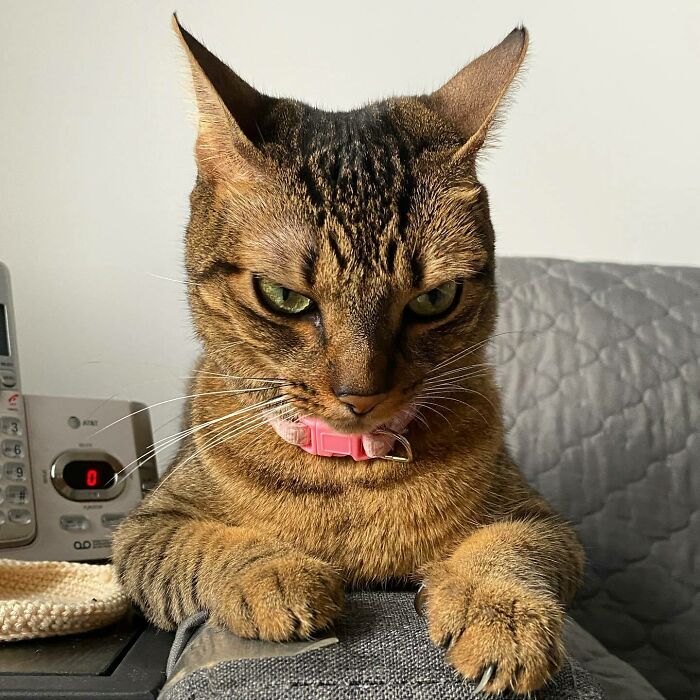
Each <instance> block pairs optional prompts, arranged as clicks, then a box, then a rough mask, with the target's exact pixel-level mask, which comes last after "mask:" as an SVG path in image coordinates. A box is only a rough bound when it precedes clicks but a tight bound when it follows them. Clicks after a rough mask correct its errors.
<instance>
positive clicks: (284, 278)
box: [114, 19, 583, 693]
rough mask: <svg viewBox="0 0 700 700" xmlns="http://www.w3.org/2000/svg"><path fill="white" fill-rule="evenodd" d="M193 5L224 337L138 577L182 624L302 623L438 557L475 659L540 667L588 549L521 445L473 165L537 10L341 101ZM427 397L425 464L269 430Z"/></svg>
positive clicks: (557, 646) (210, 343)
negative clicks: (447, 76)
mask: <svg viewBox="0 0 700 700" xmlns="http://www.w3.org/2000/svg"><path fill="white" fill-rule="evenodd" d="M174 27H175V29H176V31H177V32H178V36H179V37H180V39H181V40H182V44H183V47H184V48H185V51H186V52H187V56H188V58H189V61H190V64H191V68H192V74H193V76H194V86H195V90H196V97H197V103H198V108H199V135H198V139H197V145H196V160H197V165H198V177H197V182H196V185H195V187H194V191H193V193H192V197H191V206H192V213H191V221H190V224H189V229H188V232H187V270H188V274H189V280H190V285H189V295H190V303H191V307H192V311H193V315H194V322H195V326H196V329H197V332H198V334H199V337H200V338H201V341H202V344H203V350H204V351H203V355H202V359H201V361H200V363H199V365H198V368H197V372H196V375H197V376H196V380H195V381H194V386H193V390H192V393H193V394H195V396H194V398H193V400H192V402H191V406H190V408H189V425H190V426H191V429H190V430H189V431H186V432H185V436H186V440H185V441H184V446H183V447H182V449H181V451H180V454H179V455H178V457H177V458H176V460H175V462H174V463H173V465H172V467H171V469H170V471H169V472H168V475H167V476H166V477H165V478H164V480H163V481H162V482H161V486H160V487H159V488H158V489H157V490H156V491H155V492H154V493H153V494H152V495H151V496H150V497H148V498H147V499H146V500H145V501H144V502H143V504H142V506H141V507H140V508H138V509H137V510H136V511H135V512H134V513H133V514H132V515H131V516H130V517H129V518H128V519H127V520H126V521H125V522H124V524H123V525H122V527H121V528H120V529H119V531H118V533H117V536H116V538H115V543H114V561H115V564H116V567H117V570H118V572H119V576H120V578H121V581H122V582H123V584H124V586H125V587H126V590H127V591H128V592H129V594H130V595H131V596H132V598H133V599H134V601H135V602H136V603H137V604H138V605H140V606H141V607H142V608H143V610H144V611H145V614H146V615H147V616H148V618H149V619H150V620H152V621H153V622H154V623H155V624H156V625H159V626H161V627H165V628H172V627H174V626H175V625H177V624H178V623H179V622H180V621H181V620H183V619H184V618H185V617H187V616H188V615H190V614H192V613H194V612H195V611H198V610H201V609H206V610H208V611H209V612H210V613H211V617H212V618H213V620H215V621H217V622H218V623H220V624H222V625H225V626H226V627H228V628H229V629H230V630H231V631H232V632H234V633H236V634H238V635H242V636H243V637H259V638H262V639H269V640H285V639H290V638H292V637H295V636H301V637H307V636H309V635H311V634H313V633H314V632H316V631H318V630H320V629H322V628H324V627H326V626H327V625H329V624H330V623H331V622H332V620H333V619H334V618H335V617H336V616H337V615H338V614H339V613H340V612H341V609H342V604H343V589H344V587H346V586H362V585H366V584H371V583H375V582H387V581H391V580H420V581H421V582H423V583H424V591H423V594H422V598H423V602H424V606H425V612H426V614H427V617H428V621H429V630H430V636H431V638H432V639H433V641H434V642H435V644H438V645H442V646H445V647H447V648H448V650H449V651H448V655H447V658H448V660H449V662H450V663H451V664H452V665H453V666H454V667H455V668H456V669H457V670H458V671H459V672H460V673H462V674H463V675H464V676H465V677H467V678H473V679H477V678H480V677H481V674H482V673H483V671H484V669H486V668H488V667H489V666H490V665H494V666H495V672H494V674H493V676H492V677H491V680H490V682H489V683H488V686H487V690H488V691H491V692H497V691H500V690H503V689H506V688H512V689H514V690H515V691H516V692H518V693H527V692H529V691H531V690H533V689H536V688H539V687H540V686H542V685H543V684H544V683H545V682H546V681H547V679H548V678H549V677H550V676H551V674H552V673H553V672H554V671H555V670H556V669H557V668H558V666H559V664H560V662H561V659H562V643H561V638H560V635H561V625H562V618H563V615H564V606H565V605H566V604H567V603H568V602H569V601H570V600H571V598H572V596H573V595H574V593H575V591H576V588H577V585H578V582H579V579H580V576H581V571H582V566H583V554H582V549H581V547H580V545H579V543H578V541H577V539H576V537H575V536H574V534H573V533H572V531H571V530H570V529H569V527H568V526H567V525H566V524H565V523H564V522H563V521H562V520H561V519H560V518H559V517H558V516H557V515H556V514H555V513H553V512H552V510H551V509H550V507H549V506H548V505H547V504H546V503H545V502H544V501H543V500H542V498H540V496H539V495H538V494H536V493H535V492H533V490H532V489H531V488H530V487H529V486H528V485H527V484H526V483H525V481H524V480H523V477H522V476H521V474H520V473H519V471H518V469H517V467H516V466H515V465H514V464H513V462H512V460H511V458H510V457H509V456H508V452H507V449H506V445H505V442H504V431H503V425H502V421H501V414H500V405H499V395H498V390H497V387H496V384H495V382H494V377H493V372H492V370H491V367H490V365H489V364H488V363H487V360H486V344H487V341H488V339H489V338H490V336H491V334H492V331H493V327H494V322H495V317H496V288H495V284H494V270H495V260H494V233H493V229H492V226H491V222H490V219H489V208H488V198H487V194H486V190H485V189H484V187H483V185H482V184H481V183H480V182H479V181H478V179H477V176H476V170H475V159H476V156H477V153H478V151H479V149H480V147H481V146H482V145H483V144H484V141H485V138H486V136H487V133H488V131H489V128H490V127H491V126H492V124H493V122H494V118H495V116H496V113H497V109H498V107H499V105H500V104H501V102H502V100H503V97H504V95H505V94H506V92H507V90H508V88H509V86H510V85H511V83H512V81H513V79H514V78H515V76H516V74H517V72H518V69H519V67H520V65H521V64H522V62H523V59H524V57H525V52H526V48H527V32H526V31H525V30H524V29H522V28H520V29H516V30H514V31H513V32H511V33H510V34H509V35H508V36H507V37H506V39H505V40H504V41H503V42H502V43H501V44H499V45H498V46H496V47H495V48H493V49H491V50H490V51H489V52H487V53H485V54H484V55H483V56H481V57H480V58H478V59H476V60H475V61H473V62H472V63H470V64H469V65H467V66H466V67H465V68H464V69H463V70H462V71H460V72H459V73H458V74H457V75H456V76H455V77H453V78H452V79H451V80H450V81H449V82H448V83H447V84H446V85H444V86H443V87H441V88H440V89H439V90H437V91H436V92H434V93H432V94H430V95H423V96H420V97H403V98H392V99H388V100H384V101H382V102H377V103H375V104H371V105H369V106H367V107H364V108H362V109H357V110H353V111H350V112H339V113H333V112H325V111H321V110H318V109H314V108H312V107H309V106H307V105H305V104H302V103H300V102H296V101H293V100H287V99H275V98H272V97H268V96H266V95H263V94H260V93H259V92H257V91H256V90H254V89H253V88H252V87H251V86H249V85H248V84H247V83H245V82H244V81H243V80H242V79H241V78H239V77H238V76H237V75H236V74H235V73H234V72H233V71H232V70H231V69H230V68H228V67H227V66H226V65H225V64H223V63H222V62H221V61H219V60H218V59H217V58H216V57H215V56H213V55H212V54H211V53H210V52H209V51H208V50H207V49H206V48H204V47H203V46H202V45H201V44H200V43H198V42H197V41H196V40H195V39H194V38H193V37H192V36H191V35H190V34H189V33H188V32H187V31H185V30H184V29H183V28H182V27H181V26H180V25H179V23H178V22H177V19H175V20H174ZM448 408H449V413H446V414H445V413H444V411H446V410H447V409H448ZM416 410H419V411H420V413H419V414H418V415H417V416H416V418H415V419H414V420H411V421H410V423H409V424H408V426H407V428H406V432H405V434H406V437H407V438H408V440H409V442H410V445H411V448H412V451H413V455H414V459H413V461H412V462H396V461H388V460H384V459H370V460H368V461H358V462H355V461H353V460H352V459H351V458H349V457H320V456H315V455H311V454H307V453H306V452H305V451H303V450H302V449H300V448H299V447H298V446H296V445H292V444H289V443H288V442H285V441H284V440H282V439H281V438H280V437H279V436H278V435H276V434H275V433H274V432H273V431H272V430H270V428H269V421H271V420H273V419H279V418H282V417H286V418H294V417H296V416H315V417H318V418H320V419H322V420H323V421H325V422H326V423H328V424H329V425H331V426H332V427H333V428H334V429H335V430H337V431H341V432H346V433H362V434H366V433H371V432H372V431H376V430H377V429H378V428H380V426H383V425H385V424H386V423H387V422H390V421H391V420H392V419H393V418H395V417H396V416H397V415H399V414H401V412H402V411H403V412H408V411H416ZM441 413H442V414H443V415H442V416H441V415H440V414H441ZM411 415H412V414H411ZM443 417H444V418H447V420H443Z"/></svg>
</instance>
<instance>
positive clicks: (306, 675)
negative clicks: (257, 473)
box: [160, 592, 657, 700]
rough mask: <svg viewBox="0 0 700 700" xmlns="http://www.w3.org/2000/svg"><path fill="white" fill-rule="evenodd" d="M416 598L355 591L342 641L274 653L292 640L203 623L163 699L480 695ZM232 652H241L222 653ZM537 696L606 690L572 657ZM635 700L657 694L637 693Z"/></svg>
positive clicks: (560, 699)
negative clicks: (262, 638) (240, 634)
mask: <svg viewBox="0 0 700 700" xmlns="http://www.w3.org/2000/svg"><path fill="white" fill-rule="evenodd" d="M413 597H414V595H413V593H399V592H393V593H390V592H371V593H353V594H351V595H349V596H348V599H347V604H346V609H345V614H344V616H343V618H342V619H341V620H340V621H339V623H338V624H337V625H336V630H335V634H336V636H337V639H338V640H339V642H338V643H335V644H330V645H328V646H323V647H322V648H311V649H309V650H306V651H304V652H303V653H295V655H293V656H271V655H272V654H278V653H279V651H280V649H285V647H288V646H289V645H283V644H270V643H266V642H259V641H248V640H245V641H243V642H242V643H241V640H239V639H237V638H235V637H234V636H233V635H231V634H230V633H228V632H226V631H224V630H220V629H218V628H212V627H208V626H205V627H203V628H202V629H201V631H199V632H196V633H195V635H194V636H193V637H192V639H191V640H190V643H189V645H188V646H187V648H186V651H185V653H184V654H183V655H182V656H180V658H179V659H178V661H177V662H176V663H173V664H171V678H170V680H169V682H168V683H167V685H166V687H165V688H164V690H163V693H162V694H161V696H160V697H161V700H186V699H187V700H194V699H195V698H197V700H204V699H206V700H213V699H214V698H224V697H226V698H250V699H252V698H256V699H257V698H265V699H266V700H267V699H269V700H273V699H277V698H279V699H282V698H284V699H285V700H286V699H287V698H289V699H290V700H293V699H295V698H299V699H302V698H303V699H305V700H307V699H309V698H313V699H314V700H316V699H317V698H318V699H319V700H323V699H325V698H327V699H328V700H345V699H346V698H347V699H348V700H349V699H352V700H394V699H396V700H398V699H399V698H407V699H408V698H421V699H423V700H457V698H459V699H460V700H472V699H473V698H477V697H480V698H483V697H484V696H483V695H481V694H480V695H478V696H477V695H475V694H474V685H473V684H471V683H469V682H466V681H464V680H462V679H461V678H460V677H459V676H457V674H456V673H455V672H454V671H453V670H452V669H451V668H450V667H449V666H447V664H446V663H445V662H444V659H443V652H442V651H441V650H440V649H438V648H437V647H435V646H434V645H433V644H432V643H431V642H430V639H429V638H428V633H427V629H426V625H425V621H424V620H423V619H422V618H420V617H418V615H417V614H416V612H415V610H414V608H413ZM198 622H201V620H198ZM294 651H295V652H297V651H298V650H296V649H294ZM265 655H270V656H265ZM232 656H237V657H239V659H238V660H233V661H232V660H224V661H222V660H221V658H227V657H228V658H230V657H232ZM260 656H263V658H259V657H260ZM203 664H205V665H206V666H205V667H202V666H203ZM642 683H643V681H642ZM644 685H646V684H644ZM500 697H501V698H503V700H509V699H510V698H513V697H515V696H512V695H510V694H504V695H501V696H500ZM534 697H536V698H537V699H538V700H602V698H603V697H604V696H603V693H602V691H601V689H600V688H599V686H598V685H597V683H596V682H595V681H594V680H593V679H592V677H591V676H590V674H588V673H587V672H586V671H584V670H583V669H582V668H581V667H580V665H579V664H578V663H577V662H576V661H572V660H570V659H569V660H567V661H566V662H565V664H564V667H563V668H562V670H561V672H560V673H559V675H558V676H556V678H554V679H553V680H552V682H551V684H550V686H549V687H548V688H547V690H546V691H544V692H541V693H538V694H536V695H535V696H534ZM634 700H657V698H655V697H654V696H644V695H640V696H637V697H635V699H634Z"/></svg>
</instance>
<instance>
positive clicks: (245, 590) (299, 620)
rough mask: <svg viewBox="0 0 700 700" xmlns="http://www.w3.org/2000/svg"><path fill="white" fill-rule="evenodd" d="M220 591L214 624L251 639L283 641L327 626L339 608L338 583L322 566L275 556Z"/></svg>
mask: <svg viewBox="0 0 700 700" xmlns="http://www.w3.org/2000/svg"><path fill="white" fill-rule="evenodd" d="M229 584H230V585H229V586H228V587H227V590H222V591H220V595H219V597H218V601H217V603H216V605H215V606H214V607H213V608H212V610H211V614H212V618H213V619H214V621H215V622H218V623H219V624H222V625H223V626H225V627H227V628H228V629H229V630H231V632H233V633H234V634H237V635H239V636H240V637H247V638H250V639H266V640H269V641H275V642H282V641H286V640H289V639H295V638H306V637H309V636H311V635H312V634H313V633H314V632H317V631H319V630H322V629H324V628H325V627H328V625H329V624H330V623H331V622H332V621H333V620H334V619H335V618H336V617H337V616H338V614H339V613H340V611H341V610H342V607H343V583H342V580H341V579H340V576H339V575H338V574H337V573H336V571H335V570H334V569H333V568H332V567H331V566H330V565H329V564H326V563H325V562H323V561H321V560H319V559H314V558H313V557H309V556H306V555H304V554H301V553H285V554H280V555H279V556H277V557H274V558H272V559H262V560H260V561H258V562H255V563H253V564H251V565H249V566H247V567H246V568H245V569H244V570H243V571H242V572H241V573H240V574H239V575H238V576H236V578H235V580H232V581H230V582H229Z"/></svg>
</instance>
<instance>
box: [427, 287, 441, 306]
mask: <svg viewBox="0 0 700 700" xmlns="http://www.w3.org/2000/svg"><path fill="white" fill-rule="evenodd" d="M442 294H443V292H442V290H441V289H440V287H436V288H435V289H431V290H430V291H429V292H428V299H430V303H431V304H432V305H433V306H435V305H436V304H437V303H438V301H440V297H442Z"/></svg>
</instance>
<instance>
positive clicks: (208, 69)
mask: <svg viewBox="0 0 700 700" xmlns="http://www.w3.org/2000/svg"><path fill="white" fill-rule="evenodd" d="M172 25H173V29H174V30H175V33H176V34H177V36H178V38H179V39H180V43H181V44H182V47H183V49H184V50H185V53H186V55H187V59H188V61H189V64H190V69H191V71H192V80H193V82H194V91H195V96H196V99H197V110H198V113H199V125H198V134H197V145H196V147H195V156H196V160H197V167H198V169H199V172H200V174H201V175H202V176H204V177H206V178H222V179H223V178H225V179H228V180H232V179H249V178H251V177H254V175H255V173H256V172H259V170H260V168H261V166H262V162H263V159H262V154H261V153H260V151H259V150H258V149H257V148H256V147H255V145H254V142H255V141H256V140H258V139H259V138H260V132H259V128H258V125H259V124H260V122H261V121H262V119H263V118H264V115H265V114H266V112H267V111H268V110H269V109H270V108H271V106H272V104H273V103H274V102H275V100H274V98H272V97H268V96H267V95H263V94H262V93H260V92H258V91H257V90H256V89H255V88H253V87H252V86H250V85H248V83H246V82H245V80H243V79H242V78H240V77H239V76H238V75H236V73H234V72H233V71H232V70H231V69H230V68H229V67H228V66H227V65H226V64H225V63H224V62H223V61H220V60H219V59H218V58H217V57H216V56H215V55H214V54H213V53H211V52H210V51H209V50H208V49H207V48H206V47H204V46H203V45H202V44H200V43H199V42H198V41H197V40H196V39H195V38H194V37H193V36H192V35H191V34H190V33H189V32H188V31H187V30H186V29H185V28H184V27H183V26H182V25H181V24H180V22H179V20H178V18H177V15H176V14H173V21H172Z"/></svg>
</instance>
